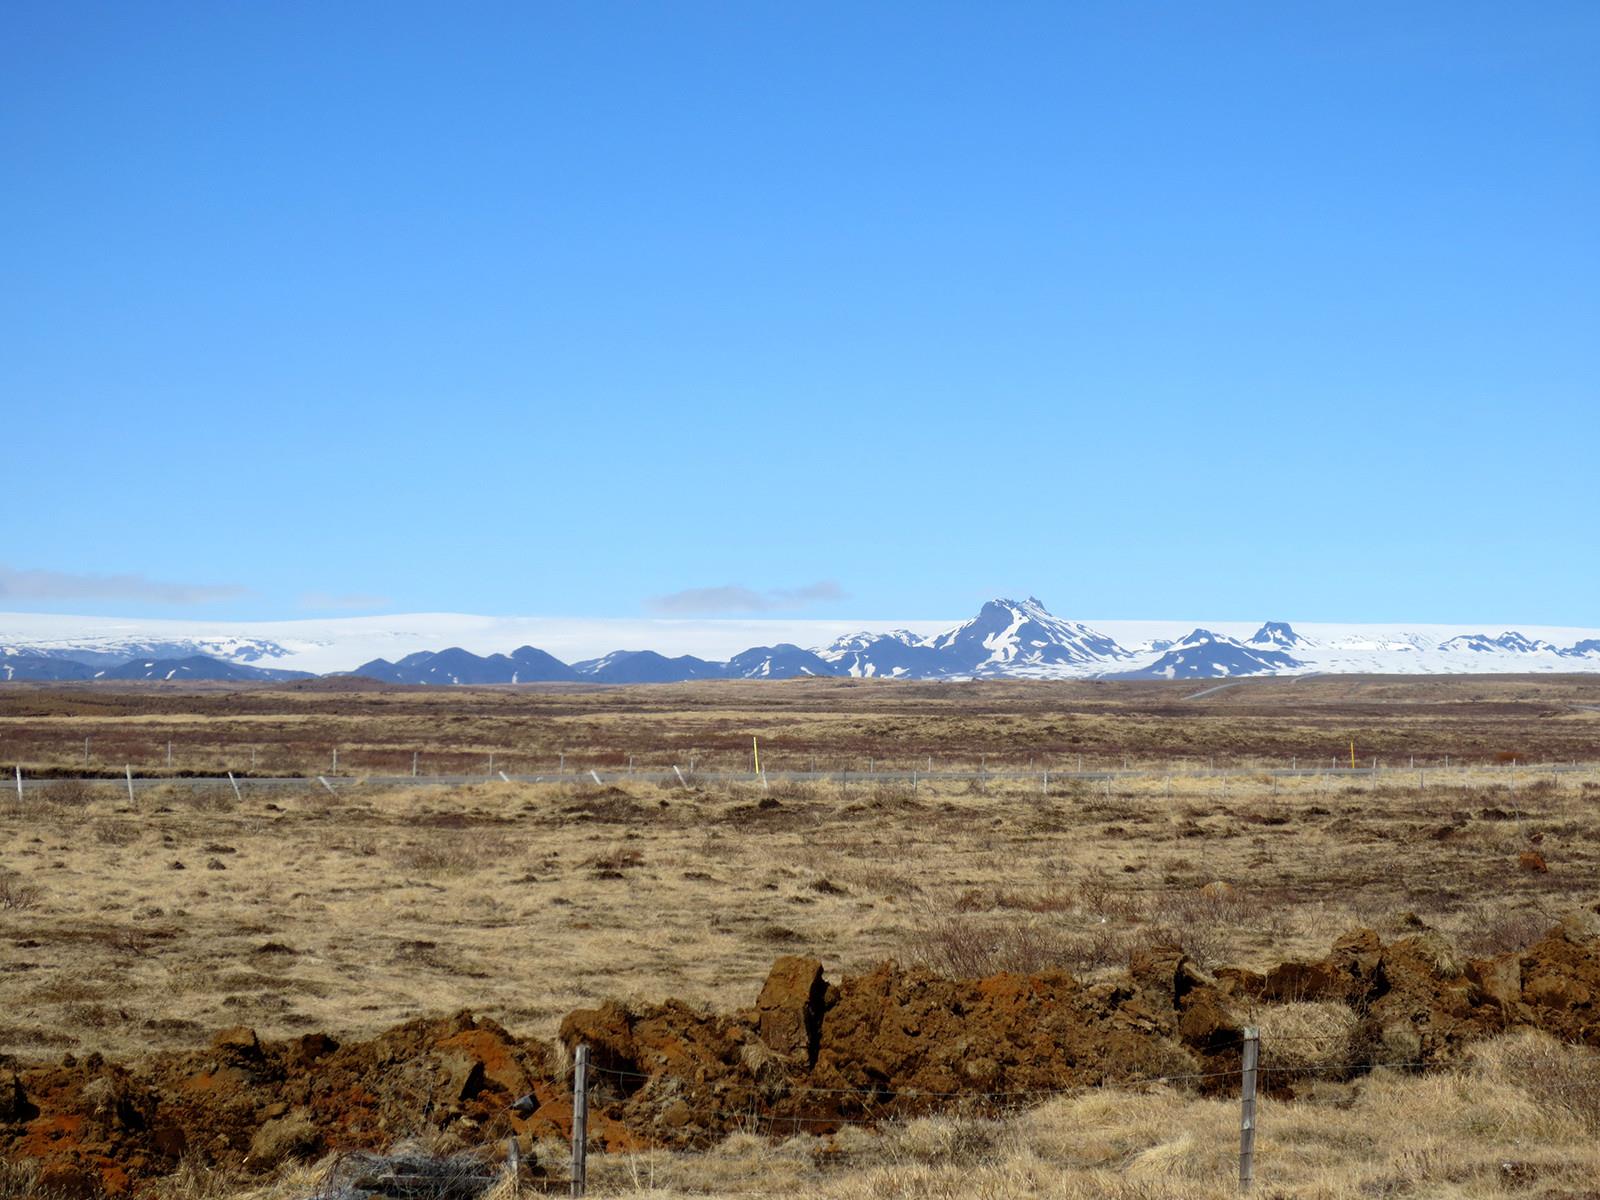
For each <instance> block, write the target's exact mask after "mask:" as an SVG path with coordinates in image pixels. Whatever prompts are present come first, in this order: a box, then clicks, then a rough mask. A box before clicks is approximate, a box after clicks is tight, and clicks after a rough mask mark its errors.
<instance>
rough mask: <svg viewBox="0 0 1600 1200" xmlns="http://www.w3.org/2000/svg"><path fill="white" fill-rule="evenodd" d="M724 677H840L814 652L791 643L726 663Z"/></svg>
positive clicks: (755, 649)
mask: <svg viewBox="0 0 1600 1200" xmlns="http://www.w3.org/2000/svg"><path fill="white" fill-rule="evenodd" d="M723 674H724V675H726V676H727V677H728V678H729V679H795V678H797V677H799V676H801V675H839V674H842V672H841V671H839V670H838V668H837V667H836V666H835V665H834V664H833V663H831V662H829V661H828V660H827V659H825V658H823V657H822V656H821V655H820V654H818V653H817V652H816V651H815V650H803V649H801V648H800V647H799V646H796V645H795V644H794V643H793V642H779V643H778V644H777V645H776V646H752V647H751V648H750V649H749V650H746V651H744V652H743V653H742V654H735V655H734V656H733V657H732V658H730V659H729V660H728V665H727V666H726V668H724V671H723Z"/></svg>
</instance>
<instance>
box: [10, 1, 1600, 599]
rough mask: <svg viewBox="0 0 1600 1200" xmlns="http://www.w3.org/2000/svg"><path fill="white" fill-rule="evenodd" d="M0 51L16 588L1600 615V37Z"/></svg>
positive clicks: (720, 25)
mask: <svg viewBox="0 0 1600 1200" xmlns="http://www.w3.org/2000/svg"><path fill="white" fill-rule="evenodd" d="M3 23H4V26H5V29H4V35H3V36H0V164H3V165H0V172H3V175H0V184H3V186H0V230H3V231H4V232H3V234H0V278H3V279H4V280H5V281H6V282H5V286H4V287H3V288H0V414H3V424H4V429H5V431H6V434H7V437H6V442H7V453H6V470H5V476H4V479H5V483H4V487H5V496H6V499H5V503H4V506H3V509H0V511H3V513H4V518H3V521H4V524H3V528H0V608H9V609H16V610H28V611H60V612H78V613H118V614H127V615H164V616H187V615H203V616H213V617H217V618H224V617H241V618H268V617H293V616H296V615H312V614H318V613H332V612H341V611H349V612H372V611H387V610H394V611H417V610H459V611H474V612H491V613H527V614H560V615H588V616H627V615H635V614H641V613H668V614H677V615H697V614H712V615H715V614H719V613H723V614H748V613H770V614H773V615H800V614H803V615H807V616H819V617H821V616H835V615H844V614H848V615H859V616H862V617H886V618H905V619H913V618H921V617H946V616H959V615H962V614H964V613H966V612H968V611H970V610H971V609H973V608H975V606H976V604H977V603H978V602H980V601H981V600H982V599H983V598H985V597H987V596H989V595H993V594H1011V593H1020V594H1026V593H1029V592H1033V593H1037V594H1038V595H1039V596H1040V597H1041V598H1042V599H1044V600H1045V601H1046V603H1047V604H1049V605H1050V606H1051V608H1052V609H1054V610H1056V611H1058V612H1061V613H1064V614H1068V615H1079V616H1090V615H1099V616H1118V617H1127V618H1145V617H1149V618H1159V617H1169V616H1176V615H1191V614H1192V615H1194V616H1206V617H1216V618H1234V619H1252V618H1255V617H1265V616H1274V617H1284V618H1291V619H1292V618H1299V619H1303V620H1350V621H1364V620H1367V621H1384V620H1419V621H1420V620H1432V621H1445V622H1450V621H1483V622H1493V621H1499V620H1504V621H1512V620H1516V621H1525V622H1529V623H1536V622H1544V623H1552V624H1573V625H1597V624H1600V608H1597V606H1596V596H1597V593H1600V553H1597V549H1600V547H1597V540H1600V539H1597V536H1596V521H1595V517H1596V511H1597V508H1600V504H1597V501H1600V483H1597V472H1596V470H1595V453H1596V445H1597V436H1596V435H1597V434H1600V336H1597V330H1600V222H1597V221H1596V219H1595V216H1596V213H1597V212H1600V72H1596V71H1595V69H1594V64H1595V62H1596V61H1600V6H1596V5H1594V4H1592V3H1573V4H1562V3H1546V4H1540V5H1536V6H1531V7H1530V6H1521V5H1510V4H1499V5H1488V4H1473V3H1459V2H1457V3H1440V4H1420V3H1419V4H1398V5H1397V4H1392V3H1383V4H1378V3H1349V4H1338V5H1310V4H1279V3H1271V4H1268V3H1262V4H1228V3H1218V4H1205V5H1189V4H1140V3H1114V4H1113V3H1107V4H1062V3H1051V4H1038V5H1030V4H1006V5H989V4H969V5H946V4H928V3H919V4H915V5H912V4H906V5H896V4H876V5H858V4H805V5H779V4H766V3H752V4H699V3H687V2H686V3H679V4H671V5H643V4H608V3H581V4H580V3H570V4H543V5H541V4H523V3H518V4H504V5H487V4H463V5H443V4H438V5H415V4H405V3H385V4H357V3H346V4H338V5H326V4H294V3H274V4H270V5H268V4H258V5H245V4H215V3H208V4H195V5H185V4H140V5H128V4H120V3H119V4H104V5H98V4H82V3H54V2H52V3H13V4H11V5H8V6H7V8H6V11H5V14H4V17H3Z"/></svg>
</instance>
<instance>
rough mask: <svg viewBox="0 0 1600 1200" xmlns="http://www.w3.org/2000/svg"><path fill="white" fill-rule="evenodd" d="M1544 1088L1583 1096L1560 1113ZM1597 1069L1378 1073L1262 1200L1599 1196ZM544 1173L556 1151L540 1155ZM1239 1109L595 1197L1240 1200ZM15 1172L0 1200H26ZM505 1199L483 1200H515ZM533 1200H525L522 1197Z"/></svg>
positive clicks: (849, 1144)
mask: <svg viewBox="0 0 1600 1200" xmlns="http://www.w3.org/2000/svg"><path fill="white" fill-rule="evenodd" d="M1542 1072H1553V1073H1554V1074H1555V1075H1556V1076H1557V1077H1558V1078H1559V1079H1561V1080H1564V1081H1566V1084H1567V1085H1572V1086H1578V1085H1581V1086H1579V1091H1578V1092H1577V1093H1573V1092H1570V1091H1569V1092H1566V1093H1564V1099H1552V1097H1551V1095H1550V1094H1549V1090H1548V1089H1549V1083H1548V1081H1547V1079H1546V1076H1545V1074H1543V1073H1542ZM1597 1080H1600V1076H1597V1074H1596V1071H1595V1062H1594V1054H1593V1052H1592V1051H1583V1050H1581V1049H1575V1048H1573V1047H1567V1046H1562V1045H1560V1044H1558V1043H1555V1042H1553V1041H1551V1040H1550V1039H1549V1038H1546V1037H1544V1036H1543V1035H1537V1034H1530V1033H1520V1034H1514V1035H1508V1036H1506V1037H1503V1038H1500V1039H1497V1040H1496V1041H1494V1042H1490V1043H1486V1044H1485V1045H1484V1046H1483V1047H1481V1048H1480V1051H1479V1053H1478V1055H1477V1056H1476V1058H1475V1061H1474V1062H1473V1063H1472V1064H1470V1065H1469V1066H1467V1067H1464V1068H1463V1069H1461V1070H1458V1071H1454V1072H1450V1073H1444V1074H1437V1075H1430V1076H1423V1077H1418V1076H1408V1075H1402V1074H1397V1073H1392V1072H1387V1071H1378V1072H1375V1073H1373V1074H1372V1075H1369V1076H1366V1077H1364V1078H1362V1079H1359V1080H1357V1081H1356V1082H1354V1083H1350V1084H1345V1085H1341V1087H1340V1089H1339V1092H1338V1094H1337V1095H1336V1096H1334V1095H1329V1096H1323V1097H1318V1098H1316V1099H1313V1100H1309V1101H1307V1100H1298V1101H1294V1102H1289V1103H1279V1102H1274V1101H1271V1100H1263V1101H1262V1103H1261V1106H1260V1109H1259V1124H1260V1129H1259V1136H1258V1140H1257V1164H1256V1180H1257V1194H1260V1195H1263V1196H1272V1197H1283V1198H1284V1200H1355V1198H1367V1197H1373V1196H1415V1197H1429V1198H1435V1197H1437V1198H1440V1200H1480V1198H1481V1200H1491V1198H1503V1197H1526V1198H1528V1200H1535V1198H1540V1197H1542V1198H1547V1200H1556V1198H1571V1200H1576V1198H1579V1197H1586V1196H1589V1195H1592V1194H1593V1191H1592V1189H1593V1187H1594V1181H1595V1180H1596V1179H1600V1143H1597V1141H1596V1137H1595V1134H1596V1132H1597V1130H1600V1124H1597V1118H1600V1110H1597V1109H1596V1108H1595V1107H1594V1102H1595V1098H1596V1092H1597V1089H1600V1082H1597ZM542 1149H544V1150H545V1151H546V1153H547V1155H548V1156H549V1157H551V1158H557V1157H559V1156H560V1155H561V1154H563V1153H564V1148H563V1147H559V1146H549V1147H544V1148H542ZM1237 1149H1238V1106H1237V1103H1236V1102H1234V1101H1229V1100H1210V1099H1197V1098H1194V1097H1192V1096H1187V1095H1183V1094H1180V1093H1177V1092H1173V1091H1169V1090H1154V1091H1147V1092H1139V1093H1134V1092H1127V1091H1118V1090H1113V1089H1106V1090H1102V1091H1092V1092H1089V1093H1086V1094H1083V1095H1080V1096H1074V1097H1065V1098H1062V1099H1058V1100H1054V1101H1051V1102H1049V1103H1046V1104H1043V1105H1041V1106H1039V1107H1037V1108H1034V1109H1031V1110H1028V1111H1026V1112H1022V1113H1019V1114H1016V1115H1015V1116H1012V1117H1010V1118H1007V1119H1003V1120H992V1119H979V1118H970V1117H962V1116H959V1115H952V1116H943V1117H931V1118H920V1119H917V1120H913V1121H909V1122H906V1123H903V1124H898V1125H890V1126H886V1127H884V1128H881V1129H877V1130H866V1129H853V1128H852V1129H846V1130H844V1131H843V1132H841V1133H840V1134H838V1135H837V1136H835V1137H833V1138H829V1139H826V1140H823V1139H816V1138H811V1137H795V1138H790V1139H787V1140H784V1141H773V1140H771V1139H768V1138H764V1137H759V1136H756V1135H753V1134H734V1135H732V1136H731V1137H729V1138H728V1139H726V1140H725V1141H724V1142H723V1143H722V1144H721V1145H719V1146H718V1147H716V1148H714V1149H713V1150H711V1151H710V1152H707V1153H698V1154H676V1153H669V1152H664V1151H657V1152H646V1153H639V1154H630V1155H609V1156H608V1155H592V1156H591V1158H590V1162H589V1179H590V1192H591V1194H592V1195H596V1196H644V1195H648V1196H652V1197H658V1198H660V1200H679V1198H680V1197H681V1198H687V1197H691V1196H692V1197H706V1198H708V1200H711V1198H715V1200H734V1198H736V1197H757V1196H764V1197H783V1196H811V1197H817V1198H818V1200H901V1198H904V1200H912V1198H922V1197H948V1198H950V1200H957V1198H978V1200H989V1198H993V1200H1012V1198H1026V1197H1040V1198H1047V1200H1091V1198H1101V1197H1111V1198H1115V1200H1204V1198H1208V1197H1216V1198H1218V1200H1221V1198H1222V1197H1231V1196H1235V1195H1236V1194H1237V1190H1236V1187H1237V1185H1236V1179H1237V1169H1238V1162H1237ZM332 1166H333V1162H332V1161H331V1160H330V1161H325V1162H323V1163H319V1164H316V1165H314V1166H299V1167H294V1168H292V1169H289V1170H288V1171H286V1172H285V1173H283V1174H282V1175H280V1176H278V1177H277V1178H275V1179H273V1180H272V1181H271V1182H270V1183H267V1184H265V1185H260V1184H256V1185H248V1184H245V1183H243V1182H241V1181H239V1180H236V1179H230V1178H228V1177H226V1176H221V1175H214V1174H209V1173H207V1172H204V1171H201V1170H197V1169H189V1170H186V1171H183V1172H180V1173H179V1174H178V1175H177V1176H174V1177H172V1178H170V1179H168V1180H166V1181H164V1182H163V1183H162V1184H160V1185H158V1186H157V1188H156V1189H155V1190H154V1191H153V1193H152V1195H153V1196H154V1197H156V1198H157V1200H300V1198H302V1197H305V1196H307V1195H312V1194H315V1192H316V1190H317V1188H318V1186H319V1184H320V1183H322V1181H324V1180H325V1179H326V1178H327V1176H328V1172H329V1171H330V1169H331V1168H332ZM27 1194H28V1193H27V1178H26V1176H25V1175H24V1174H23V1173H21V1172H18V1173H16V1174H14V1175H12V1176H11V1178H10V1181H9V1183H7V1182H6V1180H5V1177H4V1175H3V1173H0V1197H4V1198H5V1200H12V1198H14V1197H21V1196H24V1195H27ZM514 1194H515V1193H514V1191H513V1189H512V1188H511V1187H510V1186H505V1187H503V1188H501V1189H499V1190H497V1191H495V1192H492V1193H491V1194H490V1195H491V1197H493V1200H510V1197H511V1196H513V1195H514ZM523 1194H527V1192H526V1189H524V1192H523Z"/></svg>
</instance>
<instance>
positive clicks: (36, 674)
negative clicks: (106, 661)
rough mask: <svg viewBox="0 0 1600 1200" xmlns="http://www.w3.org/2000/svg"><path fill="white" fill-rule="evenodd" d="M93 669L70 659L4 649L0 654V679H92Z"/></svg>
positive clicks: (10, 648)
mask: <svg viewBox="0 0 1600 1200" xmlns="http://www.w3.org/2000/svg"><path fill="white" fill-rule="evenodd" d="M93 678H94V668H93V667H91V666H89V665H88V664H87V663H81V662H76V661H74V660H73V659H70V658H56V657H54V656H52V655H49V654H29V653H27V652H26V651H24V650H18V649H15V648H14V647H10V646H8V647H6V648H5V650H4V651H3V652H0V679H93Z"/></svg>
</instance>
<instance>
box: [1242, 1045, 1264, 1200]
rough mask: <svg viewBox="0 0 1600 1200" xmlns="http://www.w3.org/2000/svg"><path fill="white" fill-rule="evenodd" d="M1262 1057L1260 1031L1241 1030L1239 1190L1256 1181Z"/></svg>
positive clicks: (1246, 1189)
mask: <svg viewBox="0 0 1600 1200" xmlns="http://www.w3.org/2000/svg"><path fill="white" fill-rule="evenodd" d="M1260 1058H1261V1030H1260V1029H1258V1028H1257V1027H1256V1026H1254V1025H1247V1026H1246V1027H1245V1029H1244V1075H1243V1078H1242V1080H1241V1081H1240V1085H1239V1190H1240V1191H1241V1192H1248V1191H1249V1190H1250V1186H1251V1184H1253V1183H1255V1181H1256V1065H1257V1063H1259V1062H1260Z"/></svg>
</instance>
